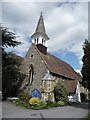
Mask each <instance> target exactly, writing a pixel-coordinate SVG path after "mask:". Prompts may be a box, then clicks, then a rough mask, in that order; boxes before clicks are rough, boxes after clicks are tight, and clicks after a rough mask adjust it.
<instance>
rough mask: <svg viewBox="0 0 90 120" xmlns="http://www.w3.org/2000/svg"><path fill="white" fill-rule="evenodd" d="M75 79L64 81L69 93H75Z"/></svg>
mask: <svg viewBox="0 0 90 120" xmlns="http://www.w3.org/2000/svg"><path fill="white" fill-rule="evenodd" d="M77 83H78V82H77V81H70V80H69V81H64V85H65V87H66V88H67V89H68V92H69V93H75V92H76V88H77Z"/></svg>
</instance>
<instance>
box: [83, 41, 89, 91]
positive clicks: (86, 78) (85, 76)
mask: <svg viewBox="0 0 90 120" xmlns="http://www.w3.org/2000/svg"><path fill="white" fill-rule="evenodd" d="M83 51H84V56H83V58H82V62H83V66H82V70H81V72H82V76H83V86H84V87H86V88H88V89H89V90H90V86H89V85H90V42H89V41H88V40H85V42H84V45H83Z"/></svg>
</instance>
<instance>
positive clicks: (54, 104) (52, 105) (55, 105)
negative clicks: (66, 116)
mask: <svg viewBox="0 0 90 120" xmlns="http://www.w3.org/2000/svg"><path fill="white" fill-rule="evenodd" d="M57 106H58V105H57V103H54V102H53V103H52V104H50V107H57Z"/></svg>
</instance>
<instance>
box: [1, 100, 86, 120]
mask: <svg viewBox="0 0 90 120" xmlns="http://www.w3.org/2000/svg"><path fill="white" fill-rule="evenodd" d="M2 113H3V115H2V117H3V118H42V120H43V119H44V118H84V117H85V116H87V115H88V104H87V103H84V104H79V105H73V106H65V107H55V108H50V109H44V110H30V109H24V108H23V107H19V106H15V105H14V104H11V103H8V102H3V103H2Z"/></svg>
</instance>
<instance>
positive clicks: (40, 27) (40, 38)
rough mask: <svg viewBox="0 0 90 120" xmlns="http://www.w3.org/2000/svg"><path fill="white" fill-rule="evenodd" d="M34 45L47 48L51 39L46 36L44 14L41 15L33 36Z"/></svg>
mask: <svg viewBox="0 0 90 120" xmlns="http://www.w3.org/2000/svg"><path fill="white" fill-rule="evenodd" d="M31 38H32V39H33V43H35V44H42V45H44V46H46V41H47V40H48V39H49V37H48V36H47V34H46V31H45V26H44V20H43V15H42V12H41V14H40V17H39V20H38V24H37V27H36V30H35V33H34V34H33V35H32V36H31Z"/></svg>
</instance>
